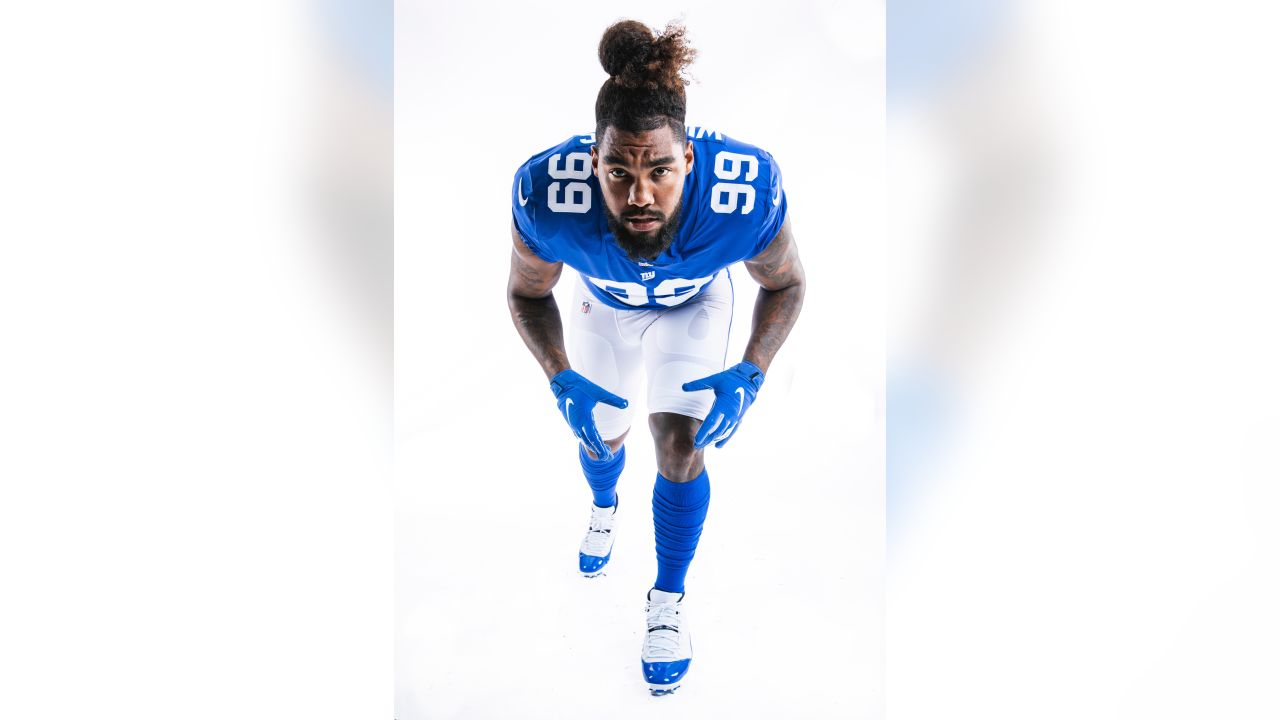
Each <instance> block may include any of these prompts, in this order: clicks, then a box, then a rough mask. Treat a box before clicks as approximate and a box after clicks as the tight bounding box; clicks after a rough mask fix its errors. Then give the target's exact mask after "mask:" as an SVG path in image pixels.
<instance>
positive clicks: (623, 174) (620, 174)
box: [609, 168, 627, 178]
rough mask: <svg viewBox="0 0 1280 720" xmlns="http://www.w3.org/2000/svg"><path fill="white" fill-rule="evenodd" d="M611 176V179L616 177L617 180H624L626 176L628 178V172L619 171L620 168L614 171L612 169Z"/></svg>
mask: <svg viewBox="0 0 1280 720" xmlns="http://www.w3.org/2000/svg"><path fill="white" fill-rule="evenodd" d="M609 176H610V177H616V178H624V177H626V176H627V171H626V170H619V169H618V168H614V169H612V170H610V171H609Z"/></svg>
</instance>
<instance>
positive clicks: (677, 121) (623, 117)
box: [596, 20, 697, 142]
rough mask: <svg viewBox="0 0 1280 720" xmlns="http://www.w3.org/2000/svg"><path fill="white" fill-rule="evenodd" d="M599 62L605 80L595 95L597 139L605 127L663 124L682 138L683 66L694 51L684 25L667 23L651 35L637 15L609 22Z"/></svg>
mask: <svg viewBox="0 0 1280 720" xmlns="http://www.w3.org/2000/svg"><path fill="white" fill-rule="evenodd" d="M599 55H600V65H601V66H602V67H604V71H605V72H607V73H609V79H608V80H605V81H604V85H601V86H600V93H599V94H598V95H597V96H596V141H597V142H599V140H600V138H601V137H602V136H603V135H604V130H605V128H606V127H610V126H612V127H614V128H617V129H618V130H624V131H627V132H644V131H646V130H653V129H655V128H658V127H661V126H662V125H667V126H669V127H670V128H671V131H672V133H674V134H675V137H676V138H677V139H678V140H680V139H683V138H684V135H685V129H684V88H685V86H686V85H688V84H689V80H688V78H687V77H686V75H685V68H687V67H688V66H689V65H690V64H691V63H692V62H693V59H694V57H696V56H697V51H696V50H694V49H693V48H692V47H689V44H688V41H687V40H686V38H685V29H684V27H683V26H681V25H678V24H676V23H674V22H672V23H669V24H668V25H667V27H666V29H665V30H663V32H662V33H661V34H659V35H655V34H654V32H653V31H652V30H650V29H649V26H647V25H645V24H644V23H641V22H637V21H635V20H621V21H619V22H616V23H614V24H613V25H610V26H609V28H608V29H607V30H605V31H604V36H603V37H601V38H600V49H599Z"/></svg>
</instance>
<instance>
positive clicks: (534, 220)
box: [511, 163, 560, 263]
mask: <svg viewBox="0 0 1280 720" xmlns="http://www.w3.org/2000/svg"><path fill="white" fill-rule="evenodd" d="M537 195H538V193H535V192H534V191H533V173H532V171H531V169H530V167H529V163H525V164H524V165H521V166H520V169H519V170H517V171H516V176H515V180H514V181H513V182H512V184H511V218H512V220H513V221H514V222H515V226H516V231H517V232H519V233H520V239H521V240H523V241H524V244H525V245H526V246H527V247H528V248H529V249H530V250H532V251H533V254H534V255H537V256H538V257H539V258H541V259H543V260H545V261H546V262H549V263H554V262H560V258H558V257H556V255H555V253H554V251H553V250H552V247H551V243H548V242H543V241H541V240H539V238H538V214H539V212H540V211H544V212H545V210H544V209H543V207H542V204H541V203H540V202H539V200H538V199H537V197H536V196H537Z"/></svg>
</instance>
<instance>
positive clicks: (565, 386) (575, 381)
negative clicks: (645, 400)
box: [551, 370, 627, 460]
mask: <svg viewBox="0 0 1280 720" xmlns="http://www.w3.org/2000/svg"><path fill="white" fill-rule="evenodd" d="M551 392H553V393H555V394H556V406H557V407H559V408H560V414H561V415H564V419H565V420H567V421H568V423H569V427H571V428H573V434H574V435H577V436H578V439H579V440H581V441H582V444H583V445H586V446H587V449H588V450H590V451H591V452H593V453H595V456H596V457H597V458H599V459H600V460H608V459H610V458H612V457H613V451H612V450H610V449H609V446H608V445H607V444H606V443H605V441H604V440H603V439H601V437H600V431H599V430H597V429H596V418H595V415H593V414H592V413H591V411H592V410H594V409H595V407H596V403H598V402H602V403H604V404H606V405H612V406H614V407H616V408H618V409H619V410H621V409H622V408H625V407H626V406H627V401H626V400H623V399H622V398H620V397H618V396H617V395H614V394H613V393H611V392H609V391H608V390H605V389H604V388H602V387H600V386H599V385H597V384H595V383H593V382H591V381H590V380H588V379H586V378H584V377H582V376H581V375H579V374H578V373H576V372H574V371H573V370H561V371H560V372H558V373H556V376H555V377H553V378H551Z"/></svg>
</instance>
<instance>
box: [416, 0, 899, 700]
mask: <svg viewBox="0 0 1280 720" xmlns="http://www.w3.org/2000/svg"><path fill="white" fill-rule="evenodd" d="M629 12H634V9H627V8H622V7H619V6H607V5H601V4H596V3H586V2H579V3H557V4H555V5H548V6H546V7H538V6H535V5H534V4H528V5H523V6H506V5H503V6H498V5H485V4H479V3H477V4H470V5H463V4H450V5H439V6H436V5H430V6H428V5H425V4H422V3H409V2H401V3H398V5H397V9H396V175H395V188H396V190H395V192H396V435H397V438H396V515H397V519H396V522H397V525H396V547H397V570H396V577H397V586H396V601H397V608H396V633H397V653H396V667H397V670H396V685H397V691H396V705H397V708H396V711H397V717H398V718H399V720H418V719H419V718H468V719H474V718H511V717H521V718H536V717H547V718H553V717H554V718H578V717H588V716H591V717H595V716H598V715H599V714H600V713H602V712H603V713H604V714H605V715H606V716H608V717H640V716H646V715H648V714H650V713H652V712H654V711H655V710H661V711H663V712H664V713H666V714H668V715H672V716H675V717H705V716H707V715H709V713H710V712H711V711H712V710H713V709H714V710H716V711H718V712H721V713H724V714H726V715H727V716H730V717H738V718H753V717H774V716H786V717H835V716H841V717H859V718H863V717H880V716H881V714H882V712H883V708H882V704H883V701H882V691H881V684H882V679H883V668H882V656H883V638H882V617H883V607H882V604H883V601H882V570H883V553H884V540H883V536H884V519H883V515H884V494H883V440H884V435H883V410H882V407H883V400H882V398H883V375H884V361H883V357H884V320H883V317H884V314H885V313H884V297H885V287H884V282H885V281H884V261H885V248H884V218H883V212H884V211H883V207H884V197H883V180H882V178H883V164H882V163H883V129H884V105H883V73H884V64H883V63H884V61H883V27H884V18H883V8H882V6H881V4H880V3H877V2H856V3H836V2H828V3H807V4H799V5H792V6H790V7H789V8H788V11H787V12H786V13H779V12H777V9H776V6H775V5H773V4H770V3H738V4H735V5H733V6H732V10H729V6H727V5H723V4H718V5H716V6H713V5H712V4H709V3H708V4H676V3H649V4H647V5H646V6H645V8H644V13H643V14H639V15H627V14H626V13H629ZM681 16H683V18H684V20H685V22H686V24H687V26H688V28H689V32H690V37H691V40H692V42H693V43H694V45H695V47H696V48H697V49H698V50H699V51H700V53H701V56H700V59H699V60H698V62H697V63H695V65H694V66H693V68H692V74H693V76H694V78H695V79H696V81H697V82H696V83H695V84H694V85H692V86H691V87H690V88H689V91H688V92H689V114H688V118H687V119H688V122H689V124H690V125H701V126H706V127H710V128H713V129H716V130H720V131H722V132H724V133H726V134H728V135H730V136H733V137H736V138H739V139H742V140H745V141H747V142H751V143H754V144H757V145H760V146H762V147H764V148H766V149H768V150H769V151H770V152H772V153H773V154H774V156H775V157H776V158H777V159H778V162H779V164H780V166H781V167H782V170H783V176H784V179H785V182H786V188H787V192H788V200H789V204H790V208H791V211H792V221H793V226H794V229H795V233H796V237H797V240H798V242H799V245H800V249H801V254H802V257H803V259H804V262H805V266H806V269H807V271H808V277H809V292H808V296H807V300H806V305H805V310H804V313H803V315H802V317H801V319H800V322H799V324H798V325H797V326H796V328H795V331H794V332H793V334H792V337H791V339H790V340H789V341H788V343H787V345H786V347H785V348H784V349H783V350H782V352H781V353H780V354H779V356H778V358H777V359H776V360H775V362H774V365H773V367H772V369H771V371H770V374H769V379H768V381H767V382H766V384H765V386H764V390H763V392H762V394H761V396H760V400H759V401H758V403H757V404H756V405H755V406H754V408H753V409H752V411H751V413H750V415H749V416H748V419H747V421H746V423H745V424H744V425H743V428H742V430H741V431H740V432H739V433H738V435H737V436H736V437H735V438H734V441H733V442H732V443H730V444H729V446H728V447H726V448H725V449H723V450H714V449H713V450H709V451H708V456H707V466H708V468H709V471H710V474H711V478H712V502H711V509H710V514H709V516H708V519H707V523H706V528H705V531H704V534H703V538H702V542H701V545H700V546H699V549H698V555H697V558H696V559H695V560H694V563H693V566H692V568H691V570H690V573H689V578H688V591H689V595H688V599H687V600H686V605H687V606H688V612H689V615H690V618H691V628H692V630H693V637H694V647H695V650H696V653H695V660H694V664H693V666H692V669H691V671H690V675H689V680H688V682H687V684H686V686H685V687H684V688H683V689H682V690H681V691H680V692H679V693H677V694H676V695H675V696H672V697H668V698H651V697H649V695H648V693H647V692H646V690H645V688H644V685H643V682H642V679H641V676H640V669H639V667H638V665H639V660H638V656H639V650H640V642H641V638H642V629H643V617H642V614H643V613H642V608H643V598H644V593H645V591H646V590H647V589H648V588H649V587H650V585H651V584H652V580H653V575H654V572H655V561H654V550H653V527H652V520H651V512H650V509H649V502H650V496H651V492H652V483H653V477H654V461H653V452H652V444H651V440H650V437H649V434H648V430H647V426H646V424H645V423H644V422H643V420H641V421H640V422H638V423H637V425H636V426H635V427H634V428H633V432H632V434H631V437H630V440H629V442H628V447H629V452H628V466H627V469H626V471H625V473H624V475H623V477H622V479H621V481H620V483H619V493H620V497H621V498H622V504H621V507H620V510H619V513H620V520H619V528H618V530H617V537H618V539H617V544H616V545H615V549H614V558H613V560H612V562H611V564H610V572H609V574H608V575H606V576H604V577H602V578H597V579H594V580H585V579H582V578H580V577H579V576H578V575H577V573H576V565H575V563H576V552H577V545H578V542H579V541H580V539H581V535H582V532H583V530H584V529H585V524H586V520H587V513H588V509H589V503H590V493H589V491H588V488H587V485H586V482H585V480H584V479H583V478H582V476H581V471H580V469H579V468H578V465H577V461H576V450H575V445H574V441H573V438H572V435H571V434H570V432H569V429H568V428H567V427H566V426H565V425H564V422H563V420H562V419H561V418H560V417H559V415H558V413H557V412H556V409H555V405H554V401H553V398H552V395H551V393H550V391H549V390H548V389H547V385H546V380H545V378H544V377H543V375H542V373H541V371H540V370H539V368H538V366H537V365H536V363H535V362H534V361H533V359H532V358H531V357H530V355H529V353H528V351H527V350H526V349H525V348H524V346H523V344H522V343H521V341H520V339H519V337H518V336H517V334H516V332H515V330H514V329H513V328H512V326H511V321H510V318H509V316H508V312H507V308H506V302H505V294H504V293H505V286H506V277H507V269H508V257H509V253H510V240H509V232H508V226H509V222H510V219H509V214H510V210H509V202H510V201H509V197H510V195H509V194H510V182H511V177H512V174H513V172H514V170H515V169H516V167H517V166H518V165H519V164H520V163H522V162H523V161H524V160H525V159H526V158H528V157H529V156H530V155H532V154H534V153H535V152H538V151H540V150H542V149H544V148H546V147H549V146H551V145H553V144H554V143H556V142H558V141H560V140H561V139H563V138H565V137H567V136H569V135H571V134H574V133H579V132H587V131H590V130H591V129H592V126H593V124H594V119H593V114H592V108H593V104H594V100H595V93H596V91H597V90H598V89H599V86H600V83H601V82H602V81H603V80H604V73H603V71H602V70H601V69H600V67H599V64H598V62H597V60H596V56H595V52H596V45H597V43H598V41H599V38H600V35H601V33H602V32H603V30H604V28H605V27H606V26H608V24H610V23H611V22H613V21H614V20H617V19H619V18H620V17H635V18H636V19H639V20H642V21H644V22H647V23H649V24H650V25H655V26H657V25H662V24H665V23H666V22H667V21H668V20H671V19H674V18H678V17H681ZM734 273H735V284H736V286H737V289H738V301H737V303H736V308H737V313H738V314H737V316H736V317H735V322H734V325H733V327H734V336H733V338H732V339H731V345H730V348H731V349H730V358H731V359H732V358H733V357H735V356H737V355H739V354H740V353H741V350H742V348H743V346H744V344H745V340H746V335H747V332H748V330H749V327H750V322H749V321H750V313H751V307H752V305H753V301H754V297H755V292H756V286H755V285H754V284H753V283H752V282H751V280H750V279H749V277H747V275H746V274H745V272H744V271H743V270H742V268H741V267H736V268H735V269H734ZM571 277H572V271H566V275H565V279H564V280H563V281H562V282H561V285H560V287H559V288H557V296H558V297H560V298H561V303H560V304H561V308H562V309H563V308H564V307H566V306H567V301H566V300H565V299H564V293H566V292H567V291H568V290H569V289H570V288H571V284H570V283H569V282H568V280H569V279H571ZM632 400H633V402H634V401H635V399H634V398H633V399H632ZM642 412H643V410H642ZM637 417H638V418H643V415H642V414H641V415H637Z"/></svg>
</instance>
